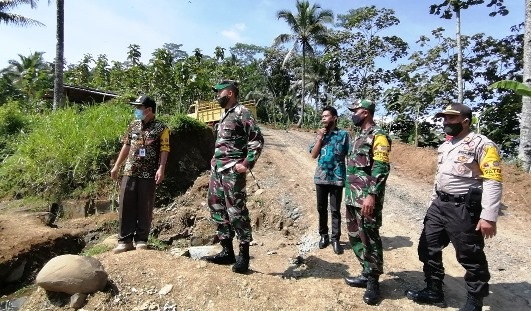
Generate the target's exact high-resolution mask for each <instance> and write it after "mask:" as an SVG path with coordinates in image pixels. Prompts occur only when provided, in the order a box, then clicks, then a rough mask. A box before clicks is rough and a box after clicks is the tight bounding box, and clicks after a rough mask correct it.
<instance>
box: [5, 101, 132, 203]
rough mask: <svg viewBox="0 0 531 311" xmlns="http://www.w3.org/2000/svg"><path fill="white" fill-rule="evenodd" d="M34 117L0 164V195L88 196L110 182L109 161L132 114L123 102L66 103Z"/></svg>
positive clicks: (113, 155)
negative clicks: (60, 107) (30, 127)
mask: <svg viewBox="0 0 531 311" xmlns="http://www.w3.org/2000/svg"><path fill="white" fill-rule="evenodd" d="M39 118H40V120H39V121H38V122H35V124H34V126H33V129H32V131H31V133H29V134H28V135H26V136H25V137H24V138H23V139H21V140H20V141H19V142H18V144H17V146H16V150H15V151H14V153H13V154H12V155H10V156H9V157H7V158H6V159H5V160H4V162H3V163H2V166H1V167H0V195H1V196H3V197H5V196H11V197H15V198H20V197H28V196H35V195H38V196H42V197H44V198H47V199H50V200H61V199H64V198H69V197H70V198H80V197H91V196H95V195H97V193H98V191H100V190H101V189H102V188H105V187H106V186H108V185H110V183H111V181H110V178H109V177H108V173H109V169H110V162H111V160H112V159H113V158H115V157H116V155H117V153H118V151H119V149H120V146H121V141H120V138H121V136H122V135H123V133H124V131H125V129H126V128H127V124H128V123H129V121H130V120H131V119H132V114H131V108H130V106H129V105H127V104H125V103H120V102H118V101H112V102H108V103H105V104H100V105H95V106H90V107H87V108H83V109H82V110H79V108H75V107H70V108H65V109H60V110H57V111H54V112H50V113H48V114H43V115H40V117H39Z"/></svg>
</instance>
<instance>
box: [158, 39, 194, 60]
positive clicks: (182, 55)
mask: <svg viewBox="0 0 531 311" xmlns="http://www.w3.org/2000/svg"><path fill="white" fill-rule="evenodd" d="M182 46H183V45H182V44H176V43H164V44H163V45H162V48H164V49H166V50H168V52H170V54H171V56H172V57H173V59H174V60H175V61H178V60H184V59H186V58H187V57H188V53H186V51H183V50H181V47H182Z"/></svg>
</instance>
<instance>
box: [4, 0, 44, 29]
mask: <svg viewBox="0 0 531 311" xmlns="http://www.w3.org/2000/svg"><path fill="white" fill-rule="evenodd" d="M21 4H29V5H31V8H32V9H34V8H36V7H37V1H34V0H0V22H4V23H6V24H13V25H17V26H22V27H25V26H44V24H43V23H41V22H39V21H36V20H34V19H31V18H28V17H24V16H22V15H19V14H15V13H9V12H8V11H10V10H12V9H14V8H16V7H18V6H19V5H21Z"/></svg>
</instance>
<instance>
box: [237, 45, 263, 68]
mask: <svg viewBox="0 0 531 311" xmlns="http://www.w3.org/2000/svg"><path fill="white" fill-rule="evenodd" d="M265 50H266V48H264V47H261V46H258V45H254V44H245V43H236V44H235V45H234V46H233V47H231V48H230V49H229V51H230V53H231V54H232V55H234V56H236V58H238V60H239V61H241V62H242V63H243V64H250V63H253V62H256V61H257V60H258V58H259V55H260V54H263V53H264V52H265Z"/></svg>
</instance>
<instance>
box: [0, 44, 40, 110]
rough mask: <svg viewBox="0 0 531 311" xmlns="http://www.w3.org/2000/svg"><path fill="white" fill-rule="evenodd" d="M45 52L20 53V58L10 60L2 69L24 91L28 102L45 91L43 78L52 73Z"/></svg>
mask: <svg viewBox="0 0 531 311" xmlns="http://www.w3.org/2000/svg"><path fill="white" fill-rule="evenodd" d="M43 54H44V52H35V53H33V54H31V55H30V56H28V57H26V56H24V55H21V54H19V55H18V57H19V60H14V59H12V60H9V66H8V67H7V68H4V69H2V71H0V74H1V75H2V76H4V77H6V78H7V79H9V81H11V83H13V85H14V86H15V87H16V88H17V89H19V90H21V91H22V93H23V94H24V95H25V96H26V99H27V101H28V102H31V101H32V100H33V99H34V98H35V96H36V94H37V92H39V91H43V90H42V89H41V88H43V86H42V83H43V79H44V80H46V79H47V78H48V76H49V73H50V70H49V69H50V68H49V65H48V64H47V63H46V62H45V61H44V59H43V57H42V55H43Z"/></svg>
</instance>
